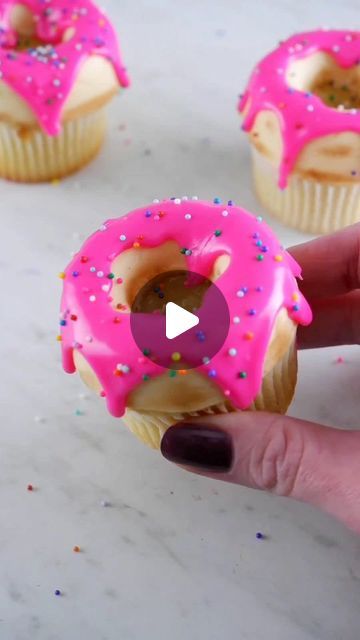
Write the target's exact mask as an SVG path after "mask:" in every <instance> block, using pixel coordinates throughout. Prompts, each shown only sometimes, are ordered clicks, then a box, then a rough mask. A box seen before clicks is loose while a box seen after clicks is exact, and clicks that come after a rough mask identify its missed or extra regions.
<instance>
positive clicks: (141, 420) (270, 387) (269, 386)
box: [124, 340, 297, 449]
mask: <svg viewBox="0 0 360 640" xmlns="http://www.w3.org/2000/svg"><path fill="white" fill-rule="evenodd" d="M296 380H297V351H296V344H295V340H294V341H293V344H292V345H291V347H290V348H289V349H288V351H287V352H286V354H285V355H284V357H283V358H282V359H281V360H280V361H279V362H278V363H277V364H276V365H275V367H274V368H273V369H272V370H271V371H269V373H268V374H267V375H266V376H265V378H264V379H263V383H262V387H261V391H260V393H259V395H258V396H257V398H256V400H255V401H254V402H253V404H252V405H251V407H249V410H250V411H271V412H275V413H285V412H286V410H287V408H288V406H289V405H290V403H291V401H292V398H293V395H294V391H295V387H296ZM234 411H235V409H234V408H233V407H232V405H231V404H230V403H229V402H226V401H224V402H223V403H221V404H217V405H214V406H211V407H209V408H207V409H203V410H201V411H193V412H190V413H186V412H184V413H165V412H164V413H160V412H157V413H155V412H153V411H143V412H141V413H140V412H139V411H134V410H133V409H127V411H126V414H125V416H124V422H125V424H126V426H127V427H128V428H129V429H130V431H131V432H132V433H133V434H134V435H135V436H136V437H137V438H139V440H141V441H142V442H144V443H145V444H147V445H148V446H149V447H151V448H152V449H159V448H160V443H161V439H162V437H163V435H164V433H165V431H166V430H167V429H168V428H169V427H171V425H173V424H176V423H177V422H182V421H184V420H189V419H191V418H196V417H200V416H210V415H219V414H224V413H232V412H234Z"/></svg>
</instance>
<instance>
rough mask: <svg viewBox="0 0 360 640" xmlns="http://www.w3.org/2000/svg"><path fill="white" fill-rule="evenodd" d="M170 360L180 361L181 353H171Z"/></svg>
mask: <svg viewBox="0 0 360 640" xmlns="http://www.w3.org/2000/svg"><path fill="white" fill-rule="evenodd" d="M171 360H172V361H173V362H179V360H181V353H179V352H178V351H175V353H173V354H172V356H171Z"/></svg>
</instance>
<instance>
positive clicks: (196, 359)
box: [131, 270, 230, 370]
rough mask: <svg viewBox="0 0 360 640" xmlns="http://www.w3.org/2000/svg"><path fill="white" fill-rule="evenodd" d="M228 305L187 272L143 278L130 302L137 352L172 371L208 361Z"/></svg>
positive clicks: (221, 335) (223, 330) (225, 325)
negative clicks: (148, 278) (143, 280)
mask: <svg viewBox="0 0 360 640" xmlns="http://www.w3.org/2000/svg"><path fill="white" fill-rule="evenodd" d="M229 323H230V317H229V309H228V306H227V303H226V300H225V298H224V296H223V294H222V293H221V291H220V289H219V288H218V287H217V286H216V285H215V284H214V283H213V282H212V281H211V280H209V279H208V278H205V277H204V276H202V275H200V274H198V273H194V272H192V271H183V270H179V271H169V272H166V273H161V274H159V275H157V276H156V277H155V278H153V279H152V280H150V281H149V282H147V283H146V284H145V285H144V286H142V287H141V289H140V290H139V291H138V292H137V294H136V296H135V299H134V302H133V304H132V307H131V329H132V334H133V337H134V340H135V342H136V344H137V345H138V347H139V349H140V351H141V352H142V353H143V354H144V355H145V356H146V357H147V358H149V359H150V360H151V361H152V362H154V363H155V364H158V365H159V366H161V367H166V368H168V369H173V370H184V369H194V368H195V367H199V366H201V365H203V364H207V363H209V362H210V361H211V359H212V358H213V357H214V356H215V355H216V354H217V353H218V351H219V350H220V349H221V347H222V346H223V344H224V342H225V340H226V337H227V335H228V331H229Z"/></svg>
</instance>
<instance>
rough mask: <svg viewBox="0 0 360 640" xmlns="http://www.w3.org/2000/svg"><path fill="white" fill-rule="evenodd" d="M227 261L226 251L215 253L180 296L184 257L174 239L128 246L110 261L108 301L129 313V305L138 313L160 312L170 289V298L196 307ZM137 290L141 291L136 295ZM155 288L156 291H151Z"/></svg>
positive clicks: (182, 285)
mask: <svg viewBox="0 0 360 640" xmlns="http://www.w3.org/2000/svg"><path fill="white" fill-rule="evenodd" d="M229 264H230V257H229V256H228V255H225V254H223V255H220V256H218V257H217V258H216V259H215V260H214V263H213V265H212V270H211V273H210V274H208V275H207V276H205V274H204V278H201V277H199V278H198V279H197V281H196V282H195V281H191V282H189V283H188V285H189V286H187V287H186V291H188V292H189V293H188V294H187V295H186V297H184V281H185V280H186V273H187V261H186V255H185V253H184V250H183V249H181V248H180V247H179V245H178V244H177V243H176V242H174V241H168V242H165V243H164V244H162V245H160V246H158V247H154V248H144V247H140V248H138V249H128V250H127V251H124V252H123V253H121V254H120V256H118V257H117V258H116V259H115V261H114V262H113V264H112V269H111V270H112V273H113V274H114V276H115V278H114V286H113V290H112V298H113V300H112V305H113V307H114V309H116V310H117V311H119V312H121V313H129V311H130V309H131V310H132V311H134V312H139V313H140V312H141V313H154V312H155V311H159V312H164V311H165V306H166V303H167V302H168V301H169V297H170V293H171V301H172V302H175V303H176V304H179V305H180V306H183V307H184V308H185V309H188V310H189V311H192V310H194V309H199V308H200V306H201V304H202V300H203V297H204V295H205V293H206V291H207V290H208V288H209V286H210V284H211V282H215V281H216V280H218V278H220V276H221V275H222V274H223V273H225V271H226V269H227V268H228V266H229ZM209 280H210V281H211V282H209ZM140 291H141V295H138V294H139V292H140ZM157 291H158V294H160V295H154V293H155V294H156V292H157ZM135 299H136V305H135V306H134V308H133V305H134V301H135Z"/></svg>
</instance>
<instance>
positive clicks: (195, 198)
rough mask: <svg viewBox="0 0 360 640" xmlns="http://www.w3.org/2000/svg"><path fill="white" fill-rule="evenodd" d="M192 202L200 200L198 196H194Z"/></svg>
mask: <svg viewBox="0 0 360 640" xmlns="http://www.w3.org/2000/svg"><path fill="white" fill-rule="evenodd" d="M191 200H199V198H198V197H197V196H192V198H191Z"/></svg>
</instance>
